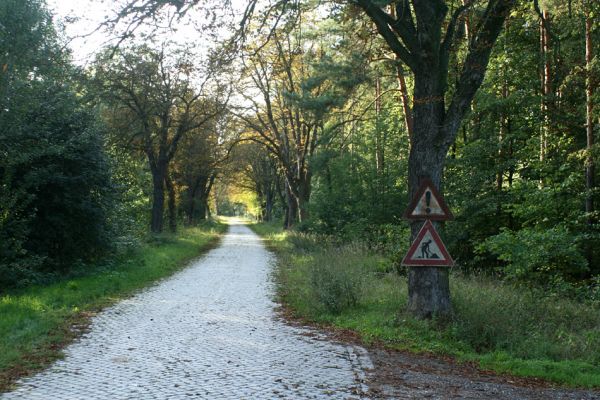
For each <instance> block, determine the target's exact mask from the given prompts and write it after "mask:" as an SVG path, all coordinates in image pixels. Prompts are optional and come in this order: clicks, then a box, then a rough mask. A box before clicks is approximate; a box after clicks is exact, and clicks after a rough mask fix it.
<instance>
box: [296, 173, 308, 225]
mask: <svg viewBox="0 0 600 400" xmlns="http://www.w3.org/2000/svg"><path fill="white" fill-rule="evenodd" d="M310 192H311V174H310V172H307V173H306V174H305V176H304V179H302V181H301V182H299V184H298V197H297V199H298V211H299V215H298V216H299V220H300V222H306V221H308V219H309V218H310V210H309V208H308V207H309V202H310Z"/></svg>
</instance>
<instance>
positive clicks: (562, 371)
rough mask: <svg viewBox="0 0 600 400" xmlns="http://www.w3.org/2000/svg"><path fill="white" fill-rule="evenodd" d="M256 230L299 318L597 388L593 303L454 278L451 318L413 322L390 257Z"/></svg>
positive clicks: (599, 326) (599, 356) (598, 328)
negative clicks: (272, 254) (272, 255)
mask: <svg viewBox="0 0 600 400" xmlns="http://www.w3.org/2000/svg"><path fill="white" fill-rule="evenodd" d="M253 229H254V230H255V231H256V232H257V233H259V234H260V235H262V236H263V237H264V238H265V239H266V243H267V245H268V246H269V248H270V249H271V250H273V251H274V252H275V253H276V254H277V256H278V268H277V271H276V274H275V275H276V280H277V283H278V289H279V291H278V293H279V297H280V300H281V301H282V302H283V303H284V304H285V305H287V306H288V308H290V309H291V310H292V311H293V312H294V313H295V315H296V316H298V317H302V318H305V319H308V320H311V321H314V322H316V323H322V324H327V325H331V326H335V327H338V328H344V329H351V330H353V331H356V332H358V333H359V334H360V335H361V337H362V339H363V340H364V341H365V342H367V343H374V342H376V343H380V344H383V345H384V346H387V347H389V348H394V349H399V350H409V351H413V352H427V353H433V354H439V355H449V356H452V357H454V358H455V359H457V360H458V361H470V362H475V363H477V364H478V365H479V366H480V367H481V368H483V369H488V370H493V371H496V372H498V373H506V374H511V375H516V376H523V377H536V378H541V379H544V380H547V381H550V382H554V383H557V384H561V385H565V386H572V387H584V388H600V307H599V306H598V305H597V304H595V305H594V304H584V303H578V302H576V301H573V300H568V299H563V298H556V297H548V296H542V295H540V293H538V292H536V291H534V290H530V289H526V288H519V287H515V286H512V285H509V284H504V283H501V282H497V281H492V280H491V279H489V278H486V277H473V276H463V275H461V274H460V273H458V272H457V271H452V273H451V278H450V279H451V281H450V284H451V293H452V302H453V310H454V312H453V316H452V317H451V318H450V319H446V320H431V321H422V320H417V319H415V318H413V317H411V315H409V314H408V313H406V312H405V311H404V310H405V306H406V303H407V285H406V278H405V277H403V276H400V275H399V274H398V273H397V272H396V271H395V269H394V268H392V266H391V262H390V261H389V260H387V259H386V258H384V257H382V256H380V255H376V254H372V253H371V252H369V251H368V250H367V249H366V248H364V247H362V246H360V245H359V244H356V243H354V244H349V245H345V246H341V247H340V246H334V245H332V244H331V243H328V241H327V240H326V239H323V238H316V237H313V236H310V235H305V234H301V233H295V232H290V233H283V232H282V231H281V229H279V228H278V227H276V226H275V225H266V224H259V225H254V226H253ZM323 281H327V282H328V283H324V282H323ZM356 282H358V285H356ZM323 292H328V293H323ZM336 302H337V303H336ZM332 303H334V305H333V306H332Z"/></svg>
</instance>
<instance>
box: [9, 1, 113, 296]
mask: <svg viewBox="0 0 600 400" xmlns="http://www.w3.org/2000/svg"><path fill="white" fill-rule="evenodd" d="M15 15H16V16H17V17H18V19H17V21H21V22H22V24H15V23H14V21H16V20H15V18H16V17H15ZM0 26H2V29H5V30H8V32H7V34H8V35H9V37H12V36H13V35H14V37H15V38H16V39H15V41H12V40H11V41H2V42H0V54H3V55H4V56H6V61H7V63H6V64H5V65H4V67H3V68H2V69H1V71H0V74H2V80H1V82H0V84H1V86H0V89H1V91H0V287H10V286H17V285H25V284H28V283H31V282H35V281H40V279H46V278H48V277H50V276H52V275H54V274H56V273H64V272H65V271H66V270H68V269H69V268H70V267H71V266H72V264H74V263H76V262H79V261H87V260H91V259H94V258H96V257H98V256H100V255H101V254H103V253H104V252H105V251H106V249H107V248H108V247H109V245H110V239H109V236H110V235H109V225H108V217H107V215H108V212H109V210H110V209H111V204H112V201H113V197H112V193H113V190H112V189H113V188H112V183H111V180H110V167H109V162H108V159H107V157H106V155H105V153H104V149H103V145H104V144H103V139H102V127H101V126H99V124H98V123H97V119H96V117H95V115H94V113H93V112H92V111H91V110H90V109H89V108H87V107H86V105H85V104H84V103H83V101H82V100H81V98H80V97H78V96H77V94H76V88H75V83H74V82H75V80H74V77H75V71H74V69H73V68H72V67H70V66H69V64H68V60H67V57H66V55H65V54H64V53H62V52H61V51H60V49H59V45H58V42H57V37H56V34H55V32H54V30H53V28H52V25H51V20H50V17H49V14H48V13H47V11H46V10H45V9H44V7H43V3H41V2H37V1H34V0H31V1H29V0H28V1H24V2H20V1H19V2H13V1H9V2H3V3H2V5H1V6H0ZM21 52H22V54H23V57H21V56H20V55H21ZM49 61H50V64H49V63H48V62H49ZM0 64H1V62H0Z"/></svg>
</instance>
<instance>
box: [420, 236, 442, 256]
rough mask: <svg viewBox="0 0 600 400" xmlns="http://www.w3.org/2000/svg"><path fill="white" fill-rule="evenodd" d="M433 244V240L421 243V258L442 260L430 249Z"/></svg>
mask: <svg viewBox="0 0 600 400" xmlns="http://www.w3.org/2000/svg"><path fill="white" fill-rule="evenodd" d="M431 242H433V239H429V240H427V241H424V242H422V243H421V258H440V257H439V256H438V255H437V254H436V253H433V252H432V251H431V250H430V249H429V246H430V245H431Z"/></svg>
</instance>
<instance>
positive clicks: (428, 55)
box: [351, 0, 516, 317]
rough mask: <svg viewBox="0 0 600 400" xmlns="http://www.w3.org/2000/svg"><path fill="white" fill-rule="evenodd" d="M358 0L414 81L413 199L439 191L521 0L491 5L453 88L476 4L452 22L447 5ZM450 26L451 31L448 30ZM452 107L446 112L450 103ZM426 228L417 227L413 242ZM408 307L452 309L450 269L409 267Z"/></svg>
mask: <svg viewBox="0 0 600 400" xmlns="http://www.w3.org/2000/svg"><path fill="white" fill-rule="evenodd" d="M385 3H386V4H388V5H389V6H390V7H391V8H392V9H393V13H390V12H388V11H386V10H385V9H384V8H382V4H381V2H375V1H371V0H356V2H352V3H351V4H355V5H357V6H358V7H360V8H361V9H363V10H364V12H365V13H366V14H367V15H368V16H369V17H370V19H371V20H372V21H373V23H374V24H375V26H376V27H377V31H378V32H379V34H380V36H381V37H382V38H383V39H384V40H385V42H386V43H387V45H388V46H389V48H390V50H391V51H393V52H394V54H395V55H396V56H397V57H398V58H399V59H400V60H401V61H402V62H403V63H405V64H406V65H407V66H408V67H409V68H410V69H411V71H412V73H413V76H414V90H413V107H412V115H413V135H412V137H411V148H410V155H409V168H408V186H409V196H414V195H415V194H416V191H417V189H418V187H419V185H420V183H421V181H422V179H424V178H429V179H431V180H432V182H433V183H434V185H435V186H436V187H437V188H438V189H440V187H441V183H442V174H443V170H444V164H445V159H446V155H447V153H448V150H449V148H450V146H451V145H452V143H453V142H454V140H455V138H456V134H457V132H458V129H459V128H460V125H461V123H462V120H463V118H464V117H465V115H466V113H467V112H468V111H469V107H470V104H471V102H472V100H473V97H474V96H475V93H476V92H477V90H478V89H479V87H480V86H481V83H482V82H483V78H484V75H485V71H486V68H487V65H488V62H489V57H490V53H491V51H492V48H493V45H494V43H495V41H496V39H497V38H498V35H499V33H500V31H501V29H502V27H503V24H504V21H505V19H506V18H507V17H508V14H509V13H510V10H511V9H512V8H513V7H514V5H515V3H516V1H515V0H489V1H488V2H487V4H486V7H485V9H484V10H482V12H481V18H480V21H479V22H478V23H477V24H475V30H474V32H473V33H472V34H471V35H472V36H471V37H472V38H471V40H470V42H469V50H468V53H467V55H466V56H465V58H464V62H463V67H462V71H461V73H460V77H459V78H458V81H457V83H456V85H455V87H454V88H452V89H453V90H452V91H450V90H449V85H448V72H449V68H448V66H449V61H450V56H451V52H452V48H453V45H454V42H455V41H456V40H457V39H458V38H457V36H458V35H457V24H459V22H460V17H461V16H462V14H463V13H464V12H465V11H466V10H468V9H469V8H471V7H474V4H475V3H474V2H468V3H466V4H464V5H461V6H459V7H457V8H456V9H455V10H454V11H453V12H452V14H451V15H450V17H449V19H448V18H447V17H448V12H449V7H448V5H447V4H446V2H445V1H442V0H431V1H419V0H413V1H409V0H398V1H390V2H385ZM444 25H446V28H445V30H444V29H443V28H444ZM447 101H448V102H449V105H448V106H447V107H446V102H447ZM421 225H422V223H421V222H414V223H411V231H412V240H414V238H415V237H416V235H417V233H418V231H419V229H420V228H421ZM408 280H409V304H408V307H409V309H410V310H411V312H413V313H414V314H415V315H417V316H420V317H431V316H432V315H434V314H448V313H449V312H450V310H451V303H450V288H449V282H448V270H447V269H443V268H436V267H419V268H410V270H409V278H408Z"/></svg>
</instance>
